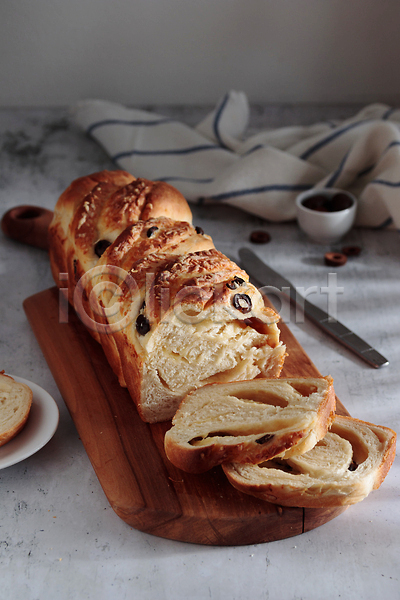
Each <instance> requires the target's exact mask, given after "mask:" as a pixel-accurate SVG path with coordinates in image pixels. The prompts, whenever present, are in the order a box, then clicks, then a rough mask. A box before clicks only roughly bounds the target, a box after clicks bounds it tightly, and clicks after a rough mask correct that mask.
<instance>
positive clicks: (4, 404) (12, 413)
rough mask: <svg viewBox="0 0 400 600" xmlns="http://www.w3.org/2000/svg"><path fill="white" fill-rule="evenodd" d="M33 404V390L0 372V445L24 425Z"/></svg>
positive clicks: (12, 436)
mask: <svg viewBox="0 0 400 600" xmlns="http://www.w3.org/2000/svg"><path fill="white" fill-rule="evenodd" d="M31 406H32V391H31V389H30V388H29V387H28V386H27V385H25V384H24V383H19V382H17V381H15V379H13V378H12V377H10V376H9V375H5V374H4V371H1V372H0V446H3V445H4V444H6V443H7V442H9V441H10V440H11V439H12V438H14V437H15V436H16V435H17V434H18V433H19V432H20V431H21V430H22V428H23V427H24V425H25V423H26V421H27V420H28V416H29V413H30V410H31Z"/></svg>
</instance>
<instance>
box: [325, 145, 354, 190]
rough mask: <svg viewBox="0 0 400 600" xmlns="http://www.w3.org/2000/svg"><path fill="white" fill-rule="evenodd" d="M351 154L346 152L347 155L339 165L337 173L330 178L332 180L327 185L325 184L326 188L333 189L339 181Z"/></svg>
mask: <svg viewBox="0 0 400 600" xmlns="http://www.w3.org/2000/svg"><path fill="white" fill-rule="evenodd" d="M349 152H350V151H349ZM349 152H346V154H345V155H344V156H343V158H342V160H341V161H340V164H339V166H338V168H337V169H336V171H334V172H333V173H332V175H331V176H330V178H329V179H328V181H327V182H326V184H325V187H326V188H330V187H333V186H334V185H335V183H336V181H337V180H338V178H339V176H340V174H341V172H342V171H343V168H344V165H345V163H346V160H347V157H348V155H349Z"/></svg>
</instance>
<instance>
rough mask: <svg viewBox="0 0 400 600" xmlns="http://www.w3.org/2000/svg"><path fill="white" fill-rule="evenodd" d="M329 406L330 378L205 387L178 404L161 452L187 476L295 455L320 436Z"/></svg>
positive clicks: (330, 415) (328, 420)
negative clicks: (232, 464)
mask: <svg viewBox="0 0 400 600" xmlns="http://www.w3.org/2000/svg"><path fill="white" fill-rule="evenodd" d="M335 405H336V398H335V393H334V389H333V381H332V378H331V377H308V378H290V379H283V378H281V379H254V380H252V381H242V382H232V383H227V384H212V385H208V386H205V387H203V388H201V389H198V390H196V391H194V392H192V393H190V394H189V395H188V396H187V397H186V398H185V399H184V400H183V401H182V403H181V405H180V407H179V409H178V411H177V413H176V415H175V416H174V418H173V420H172V427H171V429H169V430H168V431H167V433H166V434H165V438H164V446H165V452H166V455H167V457H168V458H169V460H170V461H171V462H172V463H173V464H174V465H175V466H177V467H179V468H180V469H182V470H184V471H188V472H191V473H201V472H204V471H206V470H208V469H210V468H212V467H214V466H215V465H218V464H221V463H225V462H231V461H239V462H241V463H243V462H250V463H259V462H262V461H264V460H266V459H269V458H273V457H275V456H285V457H287V456H292V455H295V454H300V453H303V452H306V451H307V450H309V449H310V448H312V447H313V446H314V445H315V444H316V443H317V442H318V440H320V439H321V438H323V437H324V435H325V433H326V431H327V429H328V427H329V425H330V424H331V421H332V418H333V414H334V411H335Z"/></svg>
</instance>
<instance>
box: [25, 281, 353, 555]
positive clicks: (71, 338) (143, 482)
mask: <svg viewBox="0 0 400 600" xmlns="http://www.w3.org/2000/svg"><path fill="white" fill-rule="evenodd" d="M24 309H25V312H26V315H27V317H28V320H29V322H30V324H31V327H32V329H33V331H34V334H35V336H36V338H37V340H38V342H39V345H40V347H41V349H42V352H43V354H44V356H45V358H46V360H47V362H48V365H49V367H50V370H51V372H52V374H53V376H54V378H55V381H56V383H57V386H58V388H59V390H60V393H61V395H62V397H63V399H64V401H65V403H66V405H67V407H68V410H69V412H70V414H71V417H72V419H73V421H74V423H75V426H76V428H77V430H78V433H79V436H80V438H81V439H82V442H83V444H84V447H85V449H86V452H87V454H88V456H89V459H90V461H91V463H92V465H93V468H94V470H95V472H96V474H97V477H98V479H99V481H100V484H101V486H102V488H103V490H104V492H105V494H106V496H107V499H108V501H109V502H110V505H111V507H112V508H113V509H114V511H115V512H116V514H117V515H118V516H119V517H120V518H121V519H123V520H124V521H125V522H126V523H127V524H128V525H130V526H131V527H133V528H135V529H138V530H140V531H144V532H147V533H150V534H154V535H157V536H159V537H164V538H169V539H172V540H180V541H184V542H193V543H198V544H208V545H244V544H256V543H260V542H271V541H274V540H279V539H283V538H287V537H291V536H295V535H298V534H301V533H303V532H305V531H309V530H311V529H314V528H315V527H318V526H320V525H322V524H323V523H326V522H327V521H330V520H331V519H333V518H334V517H336V516H338V515H339V514H341V513H342V512H343V511H344V510H345V509H344V508H343V507H340V508H333V509H332V508H329V509H303V508H286V507H280V506H276V505H274V504H270V503H267V502H264V501H262V500H258V499H256V498H253V497H251V496H248V495H246V494H243V493H241V492H238V491H237V490H235V489H234V488H233V487H232V486H231V484H230V483H229V482H228V480H227V479H226V477H225V475H224V473H223V471H222V468H221V467H216V468H214V469H212V470H211V471H209V472H207V473H204V474H202V475H191V474H188V473H184V472H182V471H180V470H179V469H177V468H175V467H174V466H173V465H172V464H171V463H170V462H169V461H168V459H167V458H166V456H165V453H164V434H165V432H166V431H167V429H168V428H169V427H170V424H169V423H159V424H155V425H149V424H147V423H144V422H143V421H142V420H141V419H140V417H139V415H138V413H137V411H136V407H135V405H134V403H133V401H132V399H131V398H130V396H129V394H128V392H127V390H126V389H125V388H121V387H120V386H119V384H118V381H117V378H116V377H115V375H114V373H113V372H112V370H111V368H110V367H109V365H108V363H107V361H106V358H105V355H104V353H103V350H102V348H101V346H100V344H98V343H97V342H96V341H95V340H93V338H92V337H91V336H90V335H89V333H88V332H87V331H86V329H85V328H84V326H83V325H82V324H81V322H80V321H79V319H78V318H77V316H76V315H75V314H74V313H73V311H72V310H69V315H68V323H65V322H60V319H59V291H58V289H57V288H56V287H54V288H50V289H48V290H45V291H43V292H40V293H38V294H35V295H34V296H31V297H30V298H27V299H26V300H25V301H24ZM280 328H281V337H282V340H283V341H284V343H285V344H286V346H287V348H288V352H289V356H288V358H287V360H286V363H285V367H284V371H283V373H282V376H285V377H292V376H315V375H319V373H318V370H317V369H316V367H315V366H314V365H313V364H312V362H311V361H310V359H309V358H308V356H307V355H306V354H305V352H304V350H303V349H302V348H301V346H300V345H299V343H298V342H297V340H296V339H295V337H294V336H293V335H292V333H291V332H290V331H289V329H288V328H287V327H286V326H285V325H284V324H282V325H280ZM337 412H339V413H341V414H347V412H346V410H345V409H344V407H343V405H342V404H341V403H340V402H339V401H338V410H337Z"/></svg>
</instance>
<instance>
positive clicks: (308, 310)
mask: <svg viewBox="0 0 400 600" xmlns="http://www.w3.org/2000/svg"><path fill="white" fill-rule="evenodd" d="M239 256H240V260H241V262H242V264H243V267H244V268H245V270H246V271H247V272H248V273H249V274H250V275H251V276H252V277H253V278H254V279H255V280H256V281H257V282H258V283H260V284H261V285H264V286H268V287H273V288H274V289H275V296H276V291H277V290H279V293H280V294H282V295H283V296H286V298H288V300H290V302H291V304H293V305H295V306H296V305H297V306H300V307H301V308H302V310H304V314H305V315H306V316H307V317H308V318H309V319H310V320H311V321H312V322H313V323H314V324H315V325H317V326H318V327H319V328H320V329H322V331H325V332H326V333H328V334H329V335H330V336H332V337H333V338H334V339H335V340H337V341H338V342H340V343H341V344H343V345H344V346H345V347H346V348H348V349H349V350H351V351H352V352H354V353H355V354H356V355H357V356H358V357H359V358H361V359H362V360H364V361H365V362H366V363H367V364H368V365H369V366H370V367H374V368H375V369H379V368H381V367H384V366H386V365H388V364H389V361H388V360H387V359H386V358H385V357H384V356H382V355H381V354H379V352H377V351H376V350H374V348H372V346H370V345H369V344H368V343H367V342H365V341H364V340H362V339H361V338H360V337H358V335H356V334H355V333H353V332H352V331H351V330H350V329H348V328H347V327H346V326H345V325H343V324H342V323H340V322H339V321H337V320H336V319H335V318H333V317H332V316H330V315H329V314H328V313H326V312H325V311H323V310H321V309H320V308H318V307H317V306H315V304H312V303H311V302H309V301H308V300H307V299H306V298H304V297H303V296H302V295H301V294H299V292H298V290H297V289H296V288H295V287H294V286H293V284H292V283H290V281H288V280H287V279H286V278H285V277H283V276H282V275H280V274H279V273H277V272H276V271H274V270H273V269H271V267H269V266H268V265H266V264H265V263H264V262H263V261H262V260H261V259H260V258H258V256H257V255H256V254H254V252H252V251H251V250H250V249H249V248H240V250H239ZM260 291H261V292H263V291H264V290H263V289H261V290H260ZM264 293H265V294H266V295H268V291H264ZM270 295H272V291H270Z"/></svg>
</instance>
